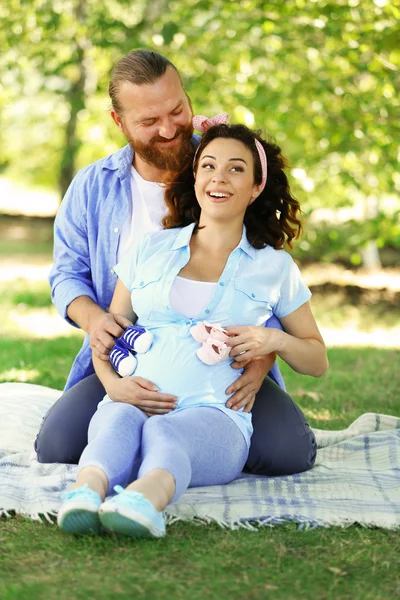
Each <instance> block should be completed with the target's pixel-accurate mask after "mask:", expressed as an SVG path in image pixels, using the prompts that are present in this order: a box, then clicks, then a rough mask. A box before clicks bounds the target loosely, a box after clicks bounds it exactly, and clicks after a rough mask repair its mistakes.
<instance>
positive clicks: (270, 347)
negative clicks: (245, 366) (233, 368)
mask: <svg viewBox="0 0 400 600" xmlns="http://www.w3.org/2000/svg"><path fill="white" fill-rule="evenodd" d="M226 330H227V332H228V335H229V336H230V339H229V340H227V341H226V342H225V343H226V345H227V346H231V348H232V350H231V352H230V356H233V357H235V360H236V361H237V362H238V363H242V362H244V361H248V360H250V359H252V358H256V357H259V356H266V355H267V354H271V353H272V352H276V350H277V347H278V345H279V344H278V336H279V335H280V334H281V333H282V332H281V331H280V330H279V329H268V328H266V327H264V326H260V325H259V326H242V327H227V328H226Z"/></svg>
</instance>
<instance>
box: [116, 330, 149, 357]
mask: <svg viewBox="0 0 400 600" xmlns="http://www.w3.org/2000/svg"><path fill="white" fill-rule="evenodd" d="M119 342H121V343H123V344H124V345H125V347H126V348H127V349H128V350H131V351H132V352H138V353H139V354H144V353H145V352H147V350H148V349H149V348H150V346H151V344H152V343H153V334H152V333H151V331H147V329H145V328H144V327H141V326H140V325H129V327H127V328H126V329H125V331H124V333H123V334H122V335H121V337H120V338H119Z"/></svg>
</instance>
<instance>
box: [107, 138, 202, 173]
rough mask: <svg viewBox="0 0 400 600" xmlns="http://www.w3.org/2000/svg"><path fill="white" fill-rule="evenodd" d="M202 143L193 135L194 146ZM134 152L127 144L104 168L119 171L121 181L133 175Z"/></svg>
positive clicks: (111, 156)
mask: <svg viewBox="0 0 400 600" xmlns="http://www.w3.org/2000/svg"><path fill="white" fill-rule="evenodd" d="M199 141H200V136H198V135H193V136H192V142H193V145H194V146H197V144H198V143H199ZM133 155H134V151H133V148H132V147H131V145H130V144H127V145H126V146H124V147H123V148H121V149H120V150H117V152H114V153H113V154H111V155H110V156H108V157H107V158H106V159H105V160H104V163H103V168H104V169H108V170H110V171H118V176H119V177H120V179H123V178H124V177H127V176H129V177H130V174H131V166H132V163H133Z"/></svg>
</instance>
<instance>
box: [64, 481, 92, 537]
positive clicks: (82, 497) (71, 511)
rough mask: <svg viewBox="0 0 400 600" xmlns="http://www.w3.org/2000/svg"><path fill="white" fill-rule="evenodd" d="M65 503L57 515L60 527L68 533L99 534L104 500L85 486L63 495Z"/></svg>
mask: <svg viewBox="0 0 400 600" xmlns="http://www.w3.org/2000/svg"><path fill="white" fill-rule="evenodd" d="M61 498H62V500H64V503H63V505H62V507H61V508H60V510H59V512H58V515H57V523H58V526H59V527H61V529H62V530H63V531H66V532H67V533H90V532H92V533H99V531H100V519H99V515H98V511H99V508H100V506H101V503H102V500H101V498H100V496H99V494H98V493H97V492H94V491H93V490H91V489H90V487H89V486H88V485H87V484H85V485H84V486H83V487H80V488H77V489H75V490H72V491H71V492H64V494H61Z"/></svg>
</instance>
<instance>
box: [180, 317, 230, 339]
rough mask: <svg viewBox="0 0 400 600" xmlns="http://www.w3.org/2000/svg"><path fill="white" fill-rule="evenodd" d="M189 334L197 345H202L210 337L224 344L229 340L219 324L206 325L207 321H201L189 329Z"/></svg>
mask: <svg viewBox="0 0 400 600" xmlns="http://www.w3.org/2000/svg"><path fill="white" fill-rule="evenodd" d="M190 333H191V334H192V337H194V339H195V340H196V342H199V344H204V342H206V341H207V339H208V338H210V337H211V338H213V340H218V341H220V342H225V341H226V340H227V339H228V338H229V336H228V334H227V332H226V329H223V328H222V327H221V325H220V324H219V323H207V321H201V323H197V325H195V326H194V327H191V329H190Z"/></svg>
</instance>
